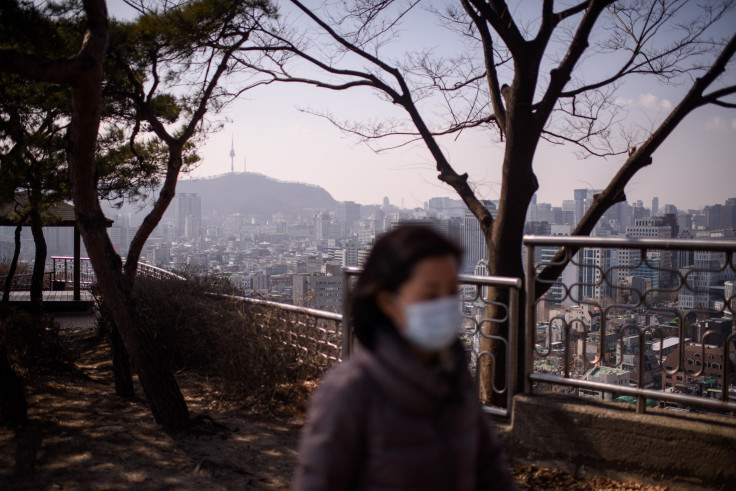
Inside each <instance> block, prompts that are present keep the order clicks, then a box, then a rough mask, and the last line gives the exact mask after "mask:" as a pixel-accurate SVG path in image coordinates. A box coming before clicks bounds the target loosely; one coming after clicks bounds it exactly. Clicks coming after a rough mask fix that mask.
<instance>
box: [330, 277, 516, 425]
mask: <svg viewBox="0 0 736 491" xmlns="http://www.w3.org/2000/svg"><path fill="white" fill-rule="evenodd" d="M360 273H361V269H360V268H344V269H343V315H344V318H345V319H350V315H351V314H350V310H349V308H350V303H351V302H350V293H351V290H352V289H351V286H352V281H353V279H355V278H356V277H357V276H359V275H360ZM459 283H460V285H461V297H462V303H463V326H462V328H463V329H462V336H461V337H462V339H463V341H464V342H465V347H466V350H467V352H468V355H469V364H470V369H471V372H472V373H473V374H474V376H475V380H476V383H479V382H480V376H479V370H478V367H479V366H480V364H481V363H480V362H481V360H482V359H483V358H484V357H487V358H489V360H490V363H489V366H490V367H491V372H490V373H489V374H488V376H489V377H490V380H495V371H496V370H497V369H500V367H499V366H498V365H499V363H498V361H497V359H496V355H495V354H494V353H493V352H491V351H489V350H485V349H482V345H483V344H484V343H483V340H484V339H486V340H493V341H496V342H497V343H500V344H501V345H502V346H503V349H502V351H503V352H504V359H505V367H504V374H505V384H504V386H503V387H497V386H496V385H495V384H494V385H493V386H492V388H491V389H492V391H493V392H494V393H497V394H501V395H503V396H505V397H506V404H505V407H492V406H486V407H485V408H484V409H485V410H486V411H487V412H488V413H492V414H494V415H498V416H508V414H509V411H510V408H511V402H512V398H513V396H514V393H513V390H512V388H513V387H514V376H515V374H516V366H517V363H518V361H517V356H516V353H517V336H516V334H517V332H518V312H519V308H518V305H519V293H520V291H521V286H522V283H521V280H520V279H518V278H507V277H502V276H475V275H460V277H459ZM487 288H499V289H503V290H506V291H507V293H508V295H507V298H508V299H509V300H508V303H501V302H489V301H487V300H486V294H485V292H486V289H487ZM489 307H491V308H490V309H489ZM489 311H491V312H495V314H494V315H493V316H492V317H488V314H487V313H488V312H489ZM490 324H506V325H507V326H508V332H509V336H508V337H503V336H498V335H495V334H488V333H487V331H488V329H487V327H488V326H489V325H490ZM342 342H343V353H344V355H345V356H347V355H349V353H350V352H351V351H352V346H353V342H354V334H353V330H352V326H351V325H350V322H343V337H342Z"/></svg>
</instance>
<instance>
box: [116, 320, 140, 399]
mask: <svg viewBox="0 0 736 491" xmlns="http://www.w3.org/2000/svg"><path fill="white" fill-rule="evenodd" d="M110 347H111V349H112V371H113V373H114V374H115V393H116V394H117V395H119V396H120V397H124V398H126V399H132V398H133V396H134V395H135V390H134V389H133V377H132V376H131V374H130V359H129V358H128V352H127V351H125V345H124V344H123V338H122V337H120V332H119V331H118V328H117V327H115V326H114V325H113V326H112V329H111V330H110Z"/></svg>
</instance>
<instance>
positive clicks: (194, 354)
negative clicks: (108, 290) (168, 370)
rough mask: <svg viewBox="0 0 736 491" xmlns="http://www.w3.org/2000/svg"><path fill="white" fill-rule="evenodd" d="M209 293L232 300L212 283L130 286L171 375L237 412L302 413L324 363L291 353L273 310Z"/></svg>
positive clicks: (104, 318)
mask: <svg viewBox="0 0 736 491" xmlns="http://www.w3.org/2000/svg"><path fill="white" fill-rule="evenodd" d="M205 293H209V294H205ZM211 293H215V294H233V293H236V292H235V291H234V290H233V289H232V287H230V286H228V285H227V284H223V283H221V282H219V281H217V280H213V279H210V278H193V279H189V280H188V281H180V280H153V279H148V278H138V279H137V280H136V287H135V297H136V301H137V302H138V306H139V308H140V310H141V312H142V314H143V317H144V319H145V321H146V325H147V326H148V327H149V329H151V331H152V332H153V334H154V337H155V339H156V341H157V342H158V343H159V344H160V346H161V347H162V349H163V351H164V356H166V358H167V360H168V362H169V365H170V366H171V367H172V369H174V370H185V371H191V372H194V373H196V374H198V375H199V376H202V377H204V378H205V379H207V380H208V381H209V382H210V383H211V384H212V385H213V386H215V387H218V392H219V396H220V397H222V398H224V399H225V400H228V401H231V402H233V403H235V404H237V405H240V406H241V407H247V408H249V409H251V410H255V411H258V412H263V411H272V412H273V411H276V412H278V413H283V412H284V411H300V410H303V408H304V406H305V405H306V400H307V398H308V395H309V392H310V390H311V387H313V385H314V383H313V382H312V381H313V380H315V379H316V378H318V377H319V376H320V375H321V373H322V370H321V367H322V366H323V365H324V361H323V359H322V358H321V357H320V356H319V355H316V354H310V353H309V352H307V351H305V350H303V349H299V348H298V347H294V346H292V336H291V335H290V334H289V332H288V331H287V330H285V329H284V327H285V326H284V322H283V319H282V318H281V316H280V315H279V313H278V312H277V310H278V309H273V308H269V307H263V306H253V305H250V304H246V303H243V302H239V301H236V300H233V299H230V298H225V297H222V296H214V295H211ZM99 307H100V312H101V319H100V327H101V332H103V333H104V332H107V331H108V330H109V325H110V317H109V314H108V313H107V310H106V309H105V306H104V302H103V303H102V304H101V305H100V306H99Z"/></svg>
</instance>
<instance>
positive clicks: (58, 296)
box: [0, 194, 113, 304]
mask: <svg viewBox="0 0 736 491" xmlns="http://www.w3.org/2000/svg"><path fill="white" fill-rule="evenodd" d="M27 202H28V198H27V197H26V196H25V195H23V194H16V197H15V200H14V201H13V202H10V203H7V202H6V203H0V226H3V227H17V226H18V217H17V215H16V209H18V208H24V207H25V206H26V204H27ZM41 220H42V223H43V226H44V227H71V228H73V229H74V259H73V281H72V285H73V287H72V295H71V299H70V298H69V295H68V292H44V303H46V302H53V303H59V302H61V303H70V302H71V303H72V304H80V303H82V304H84V303H88V302H89V301H91V297H90V298H89V299H87V298H85V299H84V300H83V299H82V289H81V249H82V240H81V235H80V233H79V227H78V226H77V218H76V213H75V210H74V206H72V205H70V204H68V203H64V202H60V203H58V204H56V205H54V206H53V207H50V208H48V209H46V210H44V212H43V213H42V215H41ZM112 224H113V221H112V220H110V219H108V220H107V226H108V227H111V226H112ZM23 226H30V225H29V223H28V220H26V221H25V223H24V224H23ZM14 293H15V294H14V295H13V297H15V298H13V299H12V301H13V303H16V302H17V303H23V302H24V301H30V292H14ZM65 293H66V295H65ZM85 296H86V297H87V296H89V295H85Z"/></svg>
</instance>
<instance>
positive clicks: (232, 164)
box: [230, 137, 235, 174]
mask: <svg viewBox="0 0 736 491" xmlns="http://www.w3.org/2000/svg"><path fill="white" fill-rule="evenodd" d="M231 138H232V139H231V141H230V174H235V138H234V137H231Z"/></svg>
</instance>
